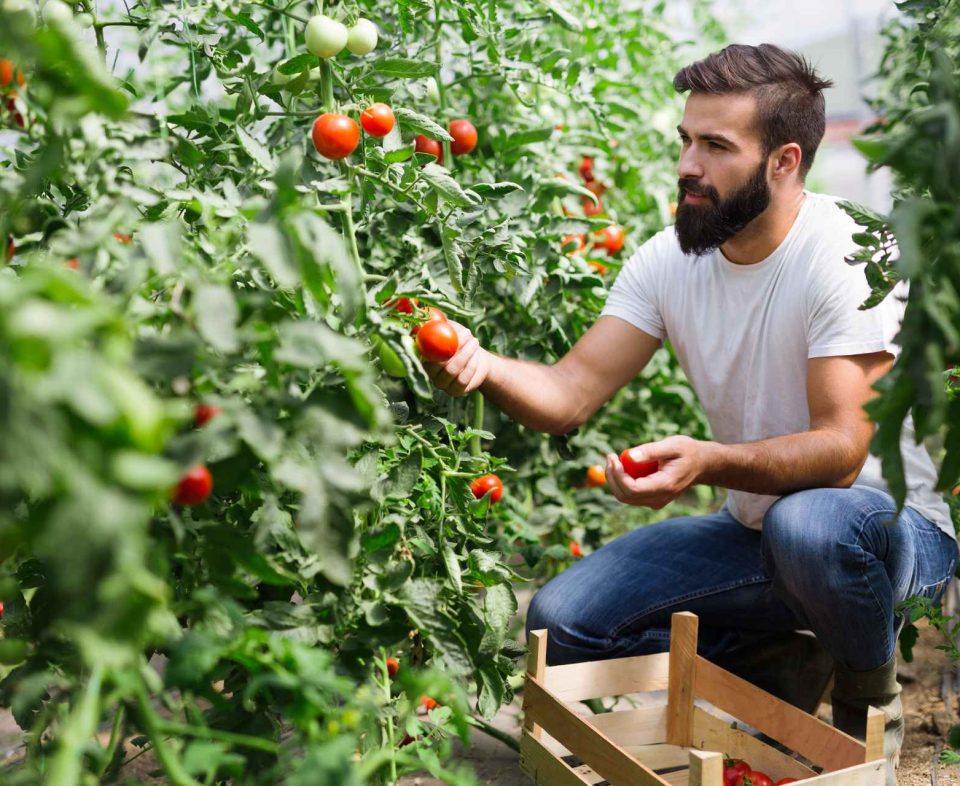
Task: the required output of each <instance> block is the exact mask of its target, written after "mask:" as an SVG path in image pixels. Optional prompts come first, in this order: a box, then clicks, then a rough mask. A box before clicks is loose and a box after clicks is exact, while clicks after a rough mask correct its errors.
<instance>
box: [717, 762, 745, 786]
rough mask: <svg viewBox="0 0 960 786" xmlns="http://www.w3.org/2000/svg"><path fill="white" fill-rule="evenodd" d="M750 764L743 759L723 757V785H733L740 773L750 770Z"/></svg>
mask: <svg viewBox="0 0 960 786" xmlns="http://www.w3.org/2000/svg"><path fill="white" fill-rule="evenodd" d="M750 769H751V768H750V765H749V764H747V763H746V762H745V761H744V760H743V759H724V767H723V783H724V786H733V784H734V782H735V781H736V780H737V778H739V777H740V775H741V774H742V773H745V772H750Z"/></svg>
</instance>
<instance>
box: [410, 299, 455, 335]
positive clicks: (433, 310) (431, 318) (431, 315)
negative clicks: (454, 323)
mask: <svg viewBox="0 0 960 786" xmlns="http://www.w3.org/2000/svg"><path fill="white" fill-rule="evenodd" d="M446 321H447V315H446V314H444V313H443V312H442V311H441V310H440V309H439V308H437V307H436V306H428V307H427V318H426V319H425V320H424V321H423V322H421V323H420V324H419V325H414V326H413V327H412V328H411V329H410V332H411V333H413V335H417V333H419V332H420V328H422V327H423V326H424V325H429V324H430V323H431V322H446Z"/></svg>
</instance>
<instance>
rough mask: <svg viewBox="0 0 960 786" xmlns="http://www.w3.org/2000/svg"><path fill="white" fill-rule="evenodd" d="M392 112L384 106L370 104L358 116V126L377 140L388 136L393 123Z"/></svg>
mask: <svg viewBox="0 0 960 786" xmlns="http://www.w3.org/2000/svg"><path fill="white" fill-rule="evenodd" d="M395 122H396V121H395V119H394V117H393V110H392V109H391V108H390V107H389V106H387V105H386V104H381V103H379V102H378V103H376V104H370V106H368V107H367V108H366V109H364V110H363V114H361V115H360V125H362V126H363V130H364V131H366V132H367V133H368V134H370V136H375V137H377V138H378V139H379V138H380V137H384V136H386V135H387V134H389V133H390V132H391V131H392V130H393V125H394V123H395Z"/></svg>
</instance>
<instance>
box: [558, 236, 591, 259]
mask: <svg viewBox="0 0 960 786" xmlns="http://www.w3.org/2000/svg"><path fill="white" fill-rule="evenodd" d="M573 243H576V244H577V245H576V247H575V248H571V249H570V250H569V251H565V252H564V253H565V254H566V255H567V256H568V257H570V256H573V255H574V254H576V253H578V252H580V251H583V249H584V248H586V245H587V239H586V238H585V237H584V236H583V235H564V236H563V237H562V238H560V245H561V246H562V247H563V248H566V247H567V246H569V245H571V244H573Z"/></svg>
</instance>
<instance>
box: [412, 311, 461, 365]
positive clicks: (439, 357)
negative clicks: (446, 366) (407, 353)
mask: <svg viewBox="0 0 960 786" xmlns="http://www.w3.org/2000/svg"><path fill="white" fill-rule="evenodd" d="M459 348H460V339H458V338H457V331H456V330H454V329H453V325H451V324H450V323H449V322H447V320H446V319H443V320H431V321H430V322H427V324H426V325H422V326H421V327H420V330H419V331H418V332H417V349H419V350H420V356H421V357H422V358H423V359H424V360H428V361H430V362H431V363H443V362H445V361H447V360H450V358H452V357H453V356H454V355H456V354H457V349H459Z"/></svg>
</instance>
